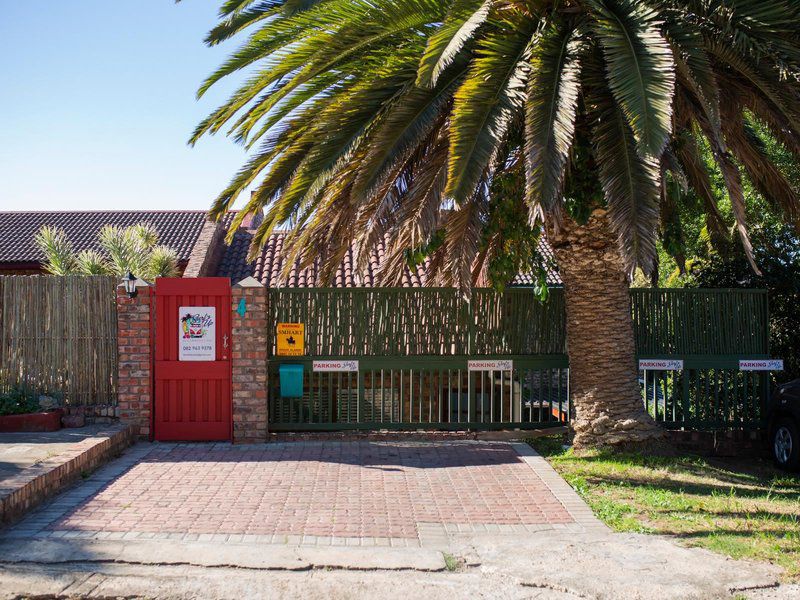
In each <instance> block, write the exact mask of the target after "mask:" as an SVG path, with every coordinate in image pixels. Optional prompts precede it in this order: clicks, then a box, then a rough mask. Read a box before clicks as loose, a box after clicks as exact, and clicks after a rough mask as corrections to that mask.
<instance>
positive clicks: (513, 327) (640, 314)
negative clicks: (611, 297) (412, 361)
mask: <svg viewBox="0 0 800 600" xmlns="http://www.w3.org/2000/svg"><path fill="white" fill-rule="evenodd" d="M268 302H269V315H270V319H271V323H270V327H269V332H270V335H271V334H272V333H274V331H275V326H276V324H277V323H280V322H301V323H305V326H306V356H309V357H312V356H330V357H343V356H465V355H472V356H492V355H552V354H565V353H566V351H567V350H566V337H567V336H566V318H565V303H564V290H563V289H560V288H554V289H552V290H551V291H550V298H549V299H548V300H547V301H546V302H539V301H538V300H537V299H536V298H535V296H534V294H533V291H532V290H531V289H529V288H509V289H507V290H506V291H505V292H503V293H499V292H496V291H494V290H489V289H476V290H474V291H473V294H472V297H471V299H470V301H469V302H465V301H464V300H463V299H462V298H461V297H460V295H459V293H458V292H457V291H456V290H454V289H449V288H415V289H405V288H353V289H338V288H293V289H287V288H277V289H272V290H270V291H269V301H268ZM631 316H632V319H633V326H634V334H635V338H636V352H637V354H638V355H640V356H659V355H663V356H685V355H695V356H720V355H729V356H733V355H741V356H753V355H766V354H768V353H769V344H768V333H769V325H768V306H767V293H766V291H765V290H747V289H736V290H707V289H633V290H631ZM269 347H270V350H271V352H272V353H273V354H274V350H275V347H274V340H273V339H270V346H269Z"/></svg>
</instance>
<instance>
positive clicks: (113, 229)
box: [35, 223, 178, 281]
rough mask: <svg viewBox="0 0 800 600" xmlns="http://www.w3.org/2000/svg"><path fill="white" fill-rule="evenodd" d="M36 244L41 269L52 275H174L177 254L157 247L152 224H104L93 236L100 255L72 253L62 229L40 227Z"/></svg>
mask: <svg viewBox="0 0 800 600" xmlns="http://www.w3.org/2000/svg"><path fill="white" fill-rule="evenodd" d="M35 242H36V245H37V246H38V247H39V249H40V250H41V251H42V254H44V257H45V264H44V268H45V270H46V271H47V272H48V273H50V274H52V275H115V276H117V277H123V276H124V275H125V274H126V273H135V274H136V275H137V276H139V277H143V278H145V279H150V280H151V281H152V280H153V279H155V278H156V277H174V276H175V275H177V274H178V255H177V254H176V253H175V251H174V250H173V249H172V248H168V247H167V246H159V245H158V232H157V231H156V230H155V228H153V226H152V225H149V224H146V223H140V224H138V225H133V226H131V227H124V228H123V227H117V226H115V225H106V226H105V227H103V228H102V229H101V230H100V233H99V234H98V236H97V243H98V245H99V246H100V249H101V250H102V252H99V251H97V250H93V249H86V250H81V251H80V252H77V253H76V252H75V250H74V249H73V247H72V244H71V243H70V241H69V238H68V237H67V234H66V233H65V232H64V230H63V229H59V228H56V227H49V226H47V225H45V226H43V227H42V228H41V229H40V230H39V232H38V233H37V234H36V238H35Z"/></svg>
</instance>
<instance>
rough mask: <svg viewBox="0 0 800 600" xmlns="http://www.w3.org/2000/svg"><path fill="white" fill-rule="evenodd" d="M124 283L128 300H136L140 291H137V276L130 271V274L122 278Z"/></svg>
mask: <svg viewBox="0 0 800 600" xmlns="http://www.w3.org/2000/svg"><path fill="white" fill-rule="evenodd" d="M122 283H124V284H125V291H126V292H128V298H136V294H138V293H139V291H138V290H137V289H136V276H135V275H134V274H133V273H131V272H130V271H128V274H127V275H125V277H123V278H122Z"/></svg>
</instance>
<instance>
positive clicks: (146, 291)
mask: <svg viewBox="0 0 800 600" xmlns="http://www.w3.org/2000/svg"><path fill="white" fill-rule="evenodd" d="M138 290H139V294H138V295H137V296H136V298H128V295H127V294H126V293H125V290H124V289H123V288H122V287H119V288H117V352H118V358H119V381H118V383H117V407H118V408H117V414H118V415H119V419H120V421H122V422H123V423H129V424H131V425H133V426H134V427H135V428H137V433H138V435H139V436H141V437H150V407H151V405H152V364H153V363H152V354H151V353H152V338H151V336H152V330H151V311H150V308H151V307H150V304H151V300H152V298H153V288H152V287H151V286H149V285H145V286H142V287H139V288H138Z"/></svg>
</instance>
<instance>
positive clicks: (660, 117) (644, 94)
mask: <svg viewBox="0 0 800 600" xmlns="http://www.w3.org/2000/svg"><path fill="white" fill-rule="evenodd" d="M589 4H590V5H591V6H592V7H593V9H594V11H595V14H594V19H593V23H592V28H593V30H594V32H595V35H596V36H597V39H598V41H599V43H600V46H601V48H602V49H603V56H604V57H605V60H606V65H607V69H606V76H607V78H608V83H609V87H610V88H611V91H612V92H613V94H614V98H615V99H616V101H617V102H618V103H619V105H620V107H621V108H622V111H623V113H624V115H625V118H626V119H627V121H628V124H629V125H630V127H631V129H632V130H633V135H634V139H635V140H636V145H637V149H638V151H639V153H640V154H641V155H642V156H654V157H658V156H659V155H660V154H661V151H662V150H663V148H664V146H665V145H666V143H667V138H668V136H669V134H670V132H671V120H672V94H673V88H674V85H675V72H674V63H673V59H672V53H671V51H670V48H669V44H667V41H666V40H665V39H664V37H663V36H662V35H661V32H660V30H659V28H660V26H661V21H660V19H659V18H658V13H657V12H656V11H655V10H654V9H653V8H652V7H651V6H649V5H648V4H646V3H644V2H637V1H635V0H589Z"/></svg>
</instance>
